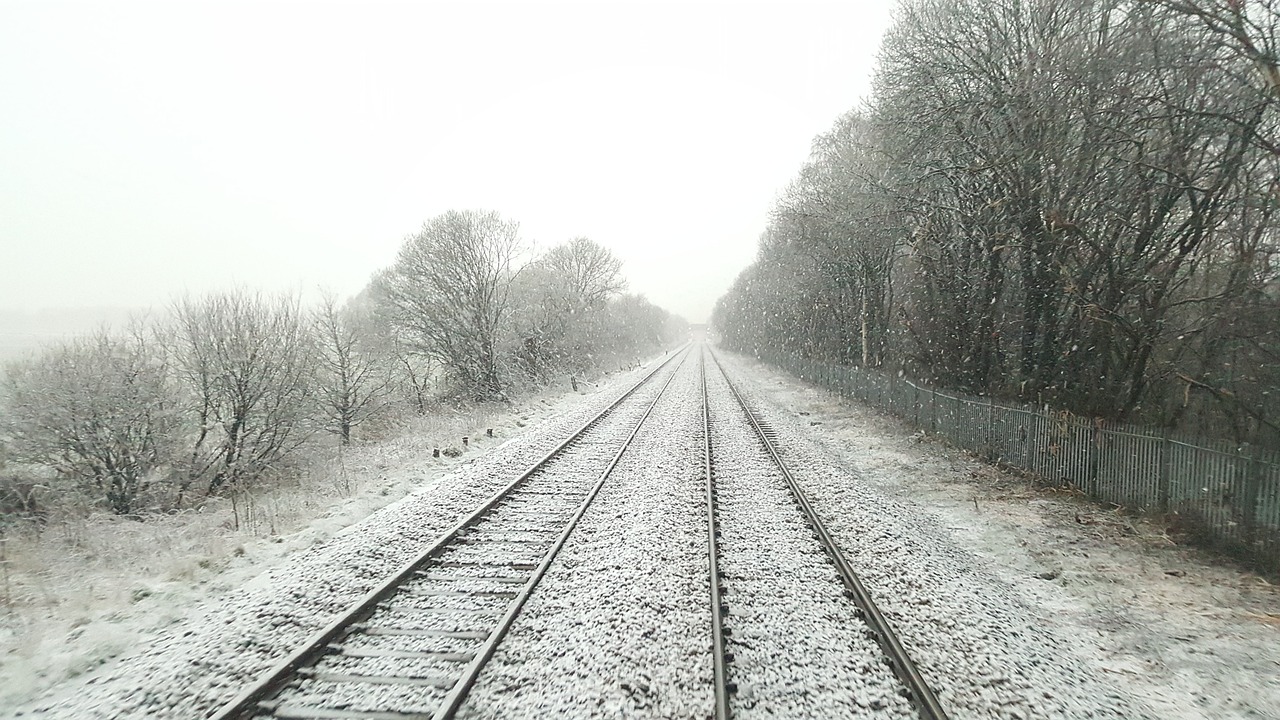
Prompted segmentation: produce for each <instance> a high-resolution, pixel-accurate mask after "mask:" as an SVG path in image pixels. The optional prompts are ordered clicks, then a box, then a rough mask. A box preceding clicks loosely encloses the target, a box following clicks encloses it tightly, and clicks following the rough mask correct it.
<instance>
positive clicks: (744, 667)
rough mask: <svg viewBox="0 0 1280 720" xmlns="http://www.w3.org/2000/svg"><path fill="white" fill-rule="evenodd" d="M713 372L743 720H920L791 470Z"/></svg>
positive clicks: (723, 548) (738, 709)
mask: <svg viewBox="0 0 1280 720" xmlns="http://www.w3.org/2000/svg"><path fill="white" fill-rule="evenodd" d="M707 365H708V367H707V371H708V372H707V375H708V377H707V394H708V401H709V405H710V409H711V413H710V416H711V447H712V453H711V454H712V461H713V465H712V467H713V476H714V477H715V478H716V492H717V503H716V504H717V508H718V512H717V518H718V520H719V528H720V533H721V539H720V556H721V563H720V570H721V573H722V574H723V576H724V589H725V596H724V603H725V604H726V605H727V606H728V609H729V614H728V616H727V617H726V618H725V619H724V626H725V629H726V630H728V631H729V632H730V634H729V636H728V638H727V649H728V651H729V652H730V653H732V654H733V662H732V663H730V664H729V665H728V669H727V673H728V679H729V681H731V682H733V683H734V684H736V685H737V692H734V693H733V694H731V695H730V697H729V707H730V710H731V711H732V713H733V716H734V717H735V718H737V719H738V720H751V719H752V718H770V717H778V716H782V717H793V718H801V717H821V718H831V719H834V718H887V719H893V718H899V719H902V720H905V719H907V718H912V717H918V715H917V714H916V711H915V710H914V709H913V708H912V707H911V705H910V703H908V702H907V700H906V698H904V697H903V696H902V695H900V694H899V690H900V689H901V684H900V683H899V682H898V680H897V678H895V677H894V676H893V673H892V672H891V671H890V669H889V667H888V665H887V664H886V663H885V662H884V658H883V655H882V654H881V652H880V648H879V646H878V645H877V644H876V642H875V640H873V639H872V638H871V636H870V635H869V634H868V632H867V630H868V628H867V627H866V626H865V625H864V624H863V623H862V622H861V621H860V620H859V619H858V616H857V613H858V608H857V606H856V605H855V604H854V603H853V601H852V600H850V599H848V598H847V597H845V595H844V585H843V584H842V583H841V581H840V577H839V575H837V574H836V571H835V568H834V567H833V566H832V565H831V563H830V561H829V559H828V557H827V555H826V553H825V551H824V550H823V549H822V545H821V544H820V543H819V542H818V541H817V539H816V538H815V537H814V535H813V532H812V531H811V530H810V529H809V525H808V521H807V520H806V518H805V516H804V514H803V513H802V512H801V511H800V508H799V506H798V505H797V504H796V502H795V500H793V499H792V496H791V493H790V492H789V491H788V489H787V485H786V481H785V480H784V479H783V476H782V473H781V471H780V470H778V467H777V465H776V464H775V463H774V461H773V458H772V457H771V456H770V455H768V453H767V452H766V451H765V449H764V446H763V445H762V444H761V443H760V440H759V439H758V438H757V437H756V435H755V432H754V430H753V429H752V428H751V426H750V425H749V424H748V422H747V418H746V415H745V414H744V413H743V412H742V410H741V408H740V407H739V406H738V402H737V400H736V399H734V397H733V395H732V394H730V390H729V386H728V384H727V383H725V381H724V376H723V375H722V374H721V373H720V372H718V371H717V370H716V366H715V364H714V363H712V362H710V361H708V363H707Z"/></svg>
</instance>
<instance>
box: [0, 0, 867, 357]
mask: <svg viewBox="0 0 1280 720" xmlns="http://www.w3.org/2000/svg"><path fill="white" fill-rule="evenodd" d="M888 10H889V5H888V3H884V4H861V5H854V4H827V3H786V4H782V3H776V4H762V5H750V6H739V5H732V4H718V3H695V4H686V3H681V4H666V3H618V4H612V3H611V4H608V5H602V4H560V3H557V4H549V3H538V4H504V3H483V4H476V3H467V4H462V3H433V4H429V5H427V4H424V5H398V4H365V3H362V4H342V5H317V6H312V5H306V6H303V5H298V4H293V3H266V4H263V3H243V4H240V3H233V4H227V3H217V4H214V3H195V4H183V5H181V6H175V5H169V4H143V3H123V4H121V3H115V4H111V5H110V6H101V5H96V4H87V3H86V4H63V3H39V4H35V3H32V4H7V5H5V6H3V7H0V92H3V94H4V97H6V99H7V102H6V104H7V105H8V107H9V108H10V112H7V113H4V114H3V115H2V116H0V156H3V157H5V158H6V160H5V163H4V168H3V169H0V218H2V219H3V222H0V268H3V271H2V272H3V274H4V277H5V282H4V283H3V284H0V310H2V311H3V312H0V334H3V335H4V338H5V340H4V343H3V344H5V345H6V348H8V349H10V350H11V349H12V346H14V345H15V344H22V343H24V342H26V341H28V340H30V339H31V338H33V337H36V336H46V335H50V334H53V335H57V334H61V333H63V332H83V331H84V330H85V329H86V327H85V326H86V325H87V326H89V327H90V328H91V327H92V326H94V325H96V324H98V323H100V322H102V321H116V322H118V320H119V315H120V314H121V313H120V312H117V311H115V310H109V308H131V309H146V308H152V309H153V310H156V311H163V310H164V309H165V308H167V307H168V306H169V304H170V303H171V302H172V301H173V299H174V298H175V297H177V296H180V295H183V294H188V293H190V294H199V293H203V292H208V291H214V290H229V289H235V288H248V289H251V290H261V291H265V292H277V291H287V292H295V293H300V294H302V295H303V296H304V297H311V296H312V295H313V294H314V293H316V291H317V288H321V287H323V288H327V289H329V290H331V291H333V292H335V293H337V294H338V295H339V296H343V297H348V296H351V295H354V294H355V293H357V292H359V291H360V290H361V289H362V288H363V287H365V286H366V285H367V284H368V282H369V279H370V277H371V276H372V274H373V273H375V272H377V271H378V270H380V269H382V268H385V267H387V266H389V265H390V264H392V263H393V262H394V260H395V256H396V252H397V250H398V249H399V247H400V246H401V244H402V243H403V241H404V239H405V237H406V236H407V235H410V234H412V233H414V232H416V231H417V230H418V229H419V228H420V227H421V226H422V223H423V222H424V221H426V220H428V219H429V218H432V217H434V216H437V215H439V214H440V213H443V212H445V211H447V210H450V209H485V210H495V211H497V212H499V213H501V214H502V215H503V216H505V217H507V218H509V219H511V220H515V221H517V222H519V223H520V234H521V237H522V239H523V240H524V241H525V243H526V245H527V247H528V248H530V249H532V250H533V251H535V252H536V251H537V250H538V249H545V248H548V247H551V246H554V245H555V244H557V243H560V242H563V241H565V240H567V239H569V238H572V237H577V236H585V237H588V238H591V239H592V240H594V241H596V242H598V243H600V244H601V245H603V246H605V247H606V248H608V249H610V250H611V251H612V252H613V253H615V254H616V255H617V257H618V258H620V259H621V260H622V261H623V274H624V276H625V277H626V279H627V281H628V291H630V292H634V293H639V294H643V295H645V296H646V297H648V299H649V300H650V301H652V302H653V303H655V304H657V305H659V306H661V307H664V308H666V309H667V310H669V311H671V312H673V313H676V314H678V315H681V316H683V317H685V318H686V319H688V320H689V321H691V322H703V321H705V320H706V319H707V317H708V316H709V314H710V311H711V307H712V304H713V303H714V301H715V299H716V298H717V297H718V296H720V295H721V294H722V293H723V292H724V291H725V289H726V288H727V287H728V286H729V284H730V282H731V281H732V280H733V278H734V277H735V276H736V275H737V273H738V272H739V271H740V270H741V269H742V268H743V267H745V266H746V265H747V264H748V263H749V262H750V261H751V260H752V259H753V257H754V256H755V252H756V242H757V239H758V237H759V234H760V233H761V232H762V231H763V229H764V227H765V225H766V222H767V213H768V211H769V208H770V207H771V206H772V204H773V201H774V199H775V198H776V197H777V195H778V193H779V192H781V190H782V189H783V186H784V184H785V183H786V181H787V179H788V178H790V177H791V176H793V174H794V172H795V170H796V168H798V167H799V166H800V164H801V163H802V162H803V161H804V159H805V157H806V156H807V154H808V152H809V144H810V141H811V139H812V138H813V137H814V135H816V134H817V133H819V132H822V131H823V130H825V129H826V128H828V127H829V126H830V125H831V123H832V122H833V121H834V119H835V118H836V117H837V116H838V115H839V114H840V113H842V112H844V111H846V110H848V109H849V108H850V107H853V106H855V105H856V104H857V102H858V100H859V98H860V97H862V96H864V95H866V94H867V92H868V91H869V76H870V72H871V69H872V66H873V62H874V56H875V52H876V47H877V43H878V41H879V37H880V35H881V33H882V31H883V29H884V27H885V26H886V25H887V22H888ZM50 308H63V309H64V310H60V311H57V312H53V313H50V312H48V309H50ZM67 308H91V310H84V311H80V310H65V309H67ZM15 338H18V339H17V340H15Z"/></svg>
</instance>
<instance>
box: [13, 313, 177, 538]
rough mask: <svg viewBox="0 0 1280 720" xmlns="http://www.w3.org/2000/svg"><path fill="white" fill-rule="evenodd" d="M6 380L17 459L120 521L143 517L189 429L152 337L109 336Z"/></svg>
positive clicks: (17, 370) (42, 358)
mask: <svg viewBox="0 0 1280 720" xmlns="http://www.w3.org/2000/svg"><path fill="white" fill-rule="evenodd" d="M3 375H4V390H5V392H4V396H5V402H4V411H3V418H4V430H5V434H7V435H8V436H9V438H10V440H11V442H10V449H11V451H12V454H13V457H14V458H15V459H17V460H19V461H20V462H24V463H30V464H33V465H39V466H44V467H47V468H50V469H52V470H53V471H54V472H55V473H57V475H58V476H59V477H60V478H62V479H65V480H68V481H70V482H72V483H73V484H74V486H75V487H76V488H77V489H79V490H83V491H85V492H86V493H87V494H88V495H89V496H90V497H93V498H96V499H97V500H99V501H105V502H106V504H107V506H108V507H110V508H111V510H112V511H113V512H116V513H118V514H121V515H127V514H130V513H133V512H135V511H136V510H137V502H138V498H139V495H140V493H142V492H144V491H145V490H147V488H148V484H149V482H150V481H152V480H153V479H155V478H156V477H157V476H158V475H160V474H163V472H164V468H166V467H167V465H168V464H169V463H170V462H171V461H172V459H173V457H174V453H175V450H176V447H177V442H178V436H179V430H180V422H181V419H180V415H179V409H178V406H177V400H176V396H175V392H174V385H173V378H172V376H171V373H170V368H169V367H168V365H167V364H166V361H165V356H164V353H163V352H160V351H158V349H157V348H156V347H154V345H153V343H152V342H151V341H150V340H148V338H147V334H146V332H145V331H144V330H143V329H142V328H141V327H140V326H138V327H135V328H133V330H132V332H130V334H128V335H125V336H121V337H115V336H112V335H109V334H108V333H107V332H106V331H105V330H104V331H100V332H98V333H97V334H95V335H93V336H92V337H88V338H83V339H77V340H72V341H69V342H67V343H65V344H62V345H57V346H54V347H51V348H48V349H46V350H45V351H44V352H42V353H41V354H40V355H38V356H37V357H35V358H33V359H31V360H27V361H20V362H15V363H13V364H11V365H9V366H8V367H7V368H6V371H5V373H4V374H3Z"/></svg>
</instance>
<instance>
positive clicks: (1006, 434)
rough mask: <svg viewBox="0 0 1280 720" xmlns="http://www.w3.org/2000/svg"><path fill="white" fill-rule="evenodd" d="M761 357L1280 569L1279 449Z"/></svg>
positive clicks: (997, 458) (1050, 479)
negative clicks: (1089, 417) (1156, 428)
mask: <svg viewBox="0 0 1280 720" xmlns="http://www.w3.org/2000/svg"><path fill="white" fill-rule="evenodd" d="M762 359H764V360H765V361H767V362H770V363H772V364H774V365H777V366H779V367H781V368H784V369H786V370H788V371H790V372H791V373H793V374H795V375H797V376H799V377H801V378H803V379H805V380H809V381H810V382H814V383H817V384H819V385H823V386H825V387H828V388H831V389H833V390H837V391H839V392H840V393H842V394H844V395H848V396H851V397H855V398H858V399H859V400H862V401H864V402H867V403H869V404H872V405H875V406H877V407H880V408H882V409H885V410H887V411H889V412H890V413H892V414H894V415H897V416H898V417H901V418H903V419H905V420H906V421H908V422H910V423H913V424H914V425H915V426H916V427H917V428H919V429H922V430H927V431H928V432H930V433H935V434H937V435H941V436H943V437H945V438H947V439H948V440H950V441H951V442H952V443H954V444H956V445H958V446H960V447H962V448H965V449H967V450H970V451H972V452H974V453H977V454H979V455H981V456H982V457H984V458H986V459H987V460H990V461H992V462H996V463H1000V464H1003V465H1007V466H1011V467H1013V468H1017V469H1020V470H1023V471H1026V472H1028V473H1031V474H1033V475H1035V476H1036V477H1038V478H1039V479H1040V480H1041V481H1042V482H1044V483H1047V484H1050V485H1057V486H1071V487H1074V488H1077V489H1079V490H1080V491H1082V492H1084V493H1085V494H1087V495H1088V496H1089V497H1091V498H1093V499H1095V500H1098V501H1101V502H1105V503H1113V504H1115V505H1118V506H1122V507H1124V508H1128V509H1133V510H1137V511H1141V512H1147V513H1156V514H1160V515H1165V516H1168V517H1169V518H1170V519H1171V520H1173V521H1174V522H1175V523H1176V524H1177V525H1178V526H1179V527H1180V528H1181V529H1183V530H1185V531H1187V532H1188V533H1189V534H1191V535H1192V536H1193V537H1196V538H1197V539H1198V540H1200V541H1201V542H1202V543H1204V544H1207V545H1211V546H1214V547H1216V548H1218V549H1220V550H1224V551H1227V552H1229V553H1231V554H1233V555H1236V556H1237V557H1241V558H1242V559H1245V560H1247V561H1249V562H1251V563H1252V564H1254V565H1255V566H1256V567H1258V568H1259V569H1262V570H1264V571H1266V572H1270V573H1280V449H1276V448H1258V447H1249V446H1245V447H1237V446H1235V445H1233V444H1231V443H1228V442H1222V441H1214V440H1205V439H1197V438H1190V437H1183V436H1178V435H1174V434H1170V433H1167V432H1162V431H1159V430H1152V429H1150V428H1142V427H1138V426H1132V425H1122V424H1117V423H1105V422H1100V421H1094V420H1091V419H1088V418H1082V417H1078V416H1075V415H1072V414H1070V413H1065V412H1054V411H1051V410H1044V409H1040V408H1037V407H1035V406H1032V405H1024V404H1008V403H1001V402H993V401H992V400H991V399H990V398H979V397H970V396H965V395H961V394H958V393H946V392H940V391H937V390H934V389H932V388H928V387H925V386H923V385H919V384H916V383H913V382H911V381H909V380H906V379H903V378H899V377H894V376H893V375H891V374H888V373H881V372H876V371H869V370H863V369H859V368H853V367H844V366H839V365H831V364H825V363H821V362H815V361H812V360H805V359H802V358H797V357H792V356H789V355H783V354H778V355H775V356H772V357H765V358H762Z"/></svg>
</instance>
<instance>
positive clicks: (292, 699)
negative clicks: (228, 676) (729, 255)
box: [212, 352, 688, 720]
mask: <svg viewBox="0 0 1280 720" xmlns="http://www.w3.org/2000/svg"><path fill="white" fill-rule="evenodd" d="M687 356H688V352H676V353H673V355H672V357H671V358H669V359H668V360H667V361H665V362H663V363H661V364H660V365H658V366H657V367H655V368H654V369H653V370H651V371H650V372H649V373H647V374H646V375H645V376H644V377H643V378H642V379H641V380H640V381H639V382H638V383H636V384H635V385H634V386H633V387H632V388H631V389H629V390H628V391H627V392H626V393H624V394H623V395H622V396H621V397H619V398H618V399H617V400H616V401H615V402H614V403H613V404H611V405H610V406H609V407H607V408H605V409H604V410H602V411H601V412H600V413H599V414H597V415H596V416H595V417H593V418H592V419H591V420H590V421H588V422H587V423H586V424H585V425H583V426H582V427H581V428H580V429H579V430H578V431H577V432H576V433H574V434H573V435H572V436H571V437H569V438H568V439H567V440H565V441H564V442H563V443H561V444H560V445H559V446H557V447H556V448H555V449H554V450H552V451H551V452H549V453H548V454H547V455H546V456H545V457H543V458H542V459H541V460H539V461H538V462H537V463H535V464H534V465H533V466H532V467H530V468H529V469H528V470H527V471H525V472H524V473H522V474H521V475H520V476H519V477H517V478H516V479H515V480H513V481H511V482H510V483H509V484H508V485H507V486H506V487H504V488H503V489H502V490H501V491H499V492H498V493H497V494H495V495H494V496H493V497H491V498H490V499H489V500H488V501H486V502H485V503H484V505H482V506H481V507H480V508H478V509H477V510H475V511H474V512H472V513H471V514H470V515H468V516H467V517H466V518H464V519H462V520H461V521H459V522H458V523H457V524H456V525H454V526H453V527H452V528H450V529H449V530H448V531H446V532H445V533H444V534H443V535H441V536H440V537H439V538H438V539H437V540H436V541H435V542H433V543H431V544H430V545H429V546H428V547H427V548H426V549H425V550H423V551H422V552H421V553H419V554H418V556H417V557H415V558H414V559H413V560H411V561H410V562H408V563H406V564H405V565H403V566H402V567H401V568H400V569H399V570H398V571H396V572H395V573H394V574H392V575H391V576H390V577H388V578H387V579H385V580H384V581H383V582H382V583H381V584H379V585H378V586H377V587H376V588H374V589H373V590H371V591H370V592H369V593H367V594H366V595H365V596H364V597H363V598H361V599H360V600H359V601H358V602H357V603H356V604H355V605H353V606H352V607H351V608H350V609H349V610H347V611H346V612H345V613H343V614H342V615H341V616H339V617H338V618H337V619H335V620H333V621H332V622H331V623H329V625H327V626H326V627H325V628H324V629H322V630H321V631H319V632H318V633H316V634H315V635H313V636H312V637H311V638H309V639H308V640H307V642H306V643H305V644H304V645H303V646H302V647H301V648H299V649H297V650H295V651H294V652H293V653H292V654H290V655H289V656H288V657H286V658H285V659H284V660H283V661H281V662H280V663H279V664H277V665H276V666H275V667H274V668H273V669H272V670H271V671H269V672H268V673H266V674H265V675H264V676H262V677H261V678H260V679H259V680H258V681H257V682H255V683H254V684H253V685H251V686H250V687H248V688H247V689H245V690H244V691H243V692H241V693H240V695H239V696H237V697H236V698H235V699H234V700H232V701H231V702H230V703H228V704H227V705H226V706H224V707H223V708H222V709H220V710H219V711H218V712H217V713H216V714H215V715H214V716H213V718H212V720H247V719H249V718H262V719H265V718H279V719H281V720H284V719H285V718H296V719H302V718H309V719H315V720H329V719H332V720H341V719H351V720H356V719H359V720H390V719H392V718H394V719H395V720H414V719H421V720H427V719H433V720H443V719H444V718H451V717H453V716H454V714H455V713H456V712H457V710H458V709H459V708H460V707H461V705H462V703H463V701H464V700H465V699H466V696H467V693H468V691H469V690H470V689H471V686H472V684H473V683H474V682H475V679H476V677H477V676H478V675H479V674H480V671H481V670H482V669H483V667H484V665H485V663H486V662H488V660H489V658H490V657H492V655H493V653H494V650H495V649H496V648H497V646H498V643H499V642H501V640H502V638H503V636H504V635H505V634H506V632H507V630H508V629H509V628H510V626H511V624H512V623H513V622H514V621H515V618H516V616H517V615H518V614H519V612H520V609H521V608H522V607H523V606H524V603H525V601H526V600H527V599H528V598H529V596H530V595H531V594H532V592H533V590H534V588H535V587H536V586H537V584H538V581H539V580H541V578H542V576H543V574H544V573H545V572H546V569H547V568H548V566H550V564H551V562H552V561H553V560H554V559H555V556H556V554H557V553H558V552H559V550H560V548H561V547H562V546H563V545H564V543H565V541H566V540H567V539H568V537H569V535H570V533H572V532H573V529H574V527H575V526H576V525H577V522H578V520H579V518H581V517H582V515H583V513H585V512H586V509H587V507H588V506H589V505H590V504H591V502H592V500H594V499H595V497H596V494H597V493H598V492H599V490H600V488H601V486H602V485H603V484H604V482H605V480H606V479H607V478H608V477H609V475H610V473H611V472H612V471H613V469H614V467H615V466H616V465H617V463H618V461H619V459H620V458H621V457H622V455H623V453H624V452H625V451H626V450H627V448H628V447H629V446H630V445H631V442H632V440H633V439H634V438H635V436H636V435H637V433H639V431H640V427H641V426H642V425H643V424H644V421H645V420H646V419H647V418H648V416H649V414H650V412H651V411H652V410H653V407H654V406H655V405H656V404H657V402H658V399H659V398H661V397H662V395H663V393H664V392H665V390H666V388H667V386H668V385H669V384H670V383H671V380H672V378H674V377H675V375H676V372H677V371H678V369H679V367H680V365H681V364H683V362H684V358H686V357H687ZM673 363H674V364H675V366H676V369H675V370H670V366H671V365H672V364H673ZM664 369H667V370H668V373H667V374H666V379H665V382H663V383H662V384H661V386H660V388H659V389H658V391H657V393H656V395H654V397H653V400H652V401H651V402H649V403H648V404H647V406H646V407H645V409H644V412H643V413H642V414H641V416H640V418H639V419H638V420H637V421H635V423H634V424H633V426H632V428H631V432H630V434H629V435H627V436H626V439H625V440H624V441H623V442H622V444H621V446H620V447H618V448H617V451H616V453H615V454H614V455H613V459H612V460H611V461H610V462H609V463H608V465H607V466H606V467H605V468H604V469H603V471H602V472H600V473H599V476H598V479H596V480H595V482H594V483H593V484H588V483H583V482H565V481H564V478H555V477H551V476H554V475H555V470H556V469H557V462H558V461H560V460H561V458H562V457H564V456H565V455H566V451H567V450H569V449H570V448H572V447H574V446H575V445H577V444H579V443H581V442H583V440H584V438H585V437H587V436H588V435H589V434H590V433H591V432H592V431H593V430H594V429H595V428H597V426H599V425H601V424H602V422H604V421H605V420H606V418H608V417H609V416H610V415H611V414H612V413H614V411H615V410H617V409H618V408H619V407H621V406H622V405H623V404H624V403H625V402H626V401H627V400H628V399H629V398H631V397H632V396H634V395H635V394H636V393H637V391H639V390H640V389H641V388H642V387H644V386H646V385H648V384H649V383H650V381H651V380H653V381H654V382H657V380H658V379H659V377H658V376H659V374H660V373H661V371H663V370H664ZM616 432H617V431H615V433H616ZM406 641H407V642H408V643H409V645H410V647H409V648H408V649H406V648H405V645H404V644H403V643H405V642H406Z"/></svg>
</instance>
